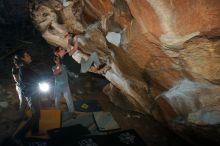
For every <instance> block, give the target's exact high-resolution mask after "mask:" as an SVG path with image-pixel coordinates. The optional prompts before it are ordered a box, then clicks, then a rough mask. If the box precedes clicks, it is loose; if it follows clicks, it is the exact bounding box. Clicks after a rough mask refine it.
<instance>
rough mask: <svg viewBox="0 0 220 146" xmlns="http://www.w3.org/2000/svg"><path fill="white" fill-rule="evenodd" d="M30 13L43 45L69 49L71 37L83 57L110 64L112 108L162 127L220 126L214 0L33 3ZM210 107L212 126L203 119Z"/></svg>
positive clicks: (219, 30)
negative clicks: (95, 55) (179, 122)
mask: <svg viewBox="0 0 220 146" xmlns="http://www.w3.org/2000/svg"><path fill="white" fill-rule="evenodd" d="M30 11H31V14H32V20H33V22H34V24H35V25H36V27H37V28H38V29H39V31H40V32H41V33H42V36H43V38H44V39H45V40H46V41H47V42H48V43H49V44H51V45H53V46H62V47H63V48H65V49H67V50H69V48H70V46H68V43H67V42H68V38H66V37H65V36H66V35H65V34H66V33H67V32H70V33H73V34H78V35H79V45H80V49H81V50H82V52H83V53H82V54H81V55H82V56H83V55H87V57H88V56H89V54H91V53H92V52H94V51H95V52H97V53H98V55H99V58H100V60H101V61H102V62H103V61H104V60H105V58H106V57H108V58H109V59H110V67H111V69H110V70H108V71H107V72H106V73H105V74H103V76H105V77H106V78H107V79H108V80H109V81H110V82H111V85H109V86H108V87H106V88H105V90H104V91H105V92H106V93H107V94H109V95H110V96H111V97H113V96H117V97H119V99H118V101H117V98H111V99H112V101H113V102H115V103H117V105H118V106H121V107H123V108H125V109H126V108H127V109H132V110H135V111H139V112H142V113H148V114H151V115H153V116H154V117H155V118H156V119H158V120H159V121H163V122H165V121H166V122H168V123H170V122H171V121H173V120H176V119H179V118H180V117H181V118H183V119H185V120H186V121H188V122H189V121H190V122H192V123H195V124H198V123H203V124H219V123H220V120H219V119H218V118H217V119H215V117H217V116H219V110H220V108H219V107H220V106H219V104H220V97H219V96H218V95H217V93H218V91H219V86H218V85H219V81H220V80H219V77H220V75H219V73H220V72H219V68H220V64H219V62H220V60H219V51H218V50H219V47H220V40H219V38H220V37H219V36H220V27H219V26H220V14H219V11H220V1H219V0H212V1H210V0H202V1H201V0H193V1H192V0H163V1H161V0H111V1H110V0H90V1H87V0H70V1H66V0H60V1H59V0H49V1H40V0H38V1H33V2H32V3H30ZM91 71H92V70H91ZM95 73H99V72H95ZM119 95H120V96H119ZM125 97H126V98H125ZM210 98H212V99H213V98H214V99H215V100H214V101H215V102H213V101H212V100H210ZM125 99H126V100H125ZM123 101H124V102H123ZM211 109H212V110H214V113H212V114H211V116H210V118H211V119H213V118H214V122H213V121H211V122H210V121H207V118H202V117H204V116H205V115H207V114H208V113H210V111H211ZM203 113H205V115H203ZM195 114H196V115H197V116H192V115H195ZM192 117H193V118H192ZM205 119H206V120H205Z"/></svg>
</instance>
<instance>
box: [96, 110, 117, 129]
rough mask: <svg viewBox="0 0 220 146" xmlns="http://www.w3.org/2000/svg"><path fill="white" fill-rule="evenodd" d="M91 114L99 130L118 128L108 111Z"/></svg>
mask: <svg viewBox="0 0 220 146" xmlns="http://www.w3.org/2000/svg"><path fill="white" fill-rule="evenodd" d="M93 116H94V119H95V123H96V125H97V128H98V130H99V131H111V130H118V129H119V128H120V127H119V125H118V123H117V122H116V121H115V119H114V118H113V116H112V114H111V113H110V112H103V111H101V112H93Z"/></svg>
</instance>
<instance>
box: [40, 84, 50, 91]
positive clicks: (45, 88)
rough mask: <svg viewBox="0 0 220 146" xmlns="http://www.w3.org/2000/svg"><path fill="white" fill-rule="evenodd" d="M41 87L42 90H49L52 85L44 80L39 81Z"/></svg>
mask: <svg viewBox="0 0 220 146" xmlns="http://www.w3.org/2000/svg"><path fill="white" fill-rule="evenodd" d="M39 88H40V91H42V92H48V91H49V89H50V86H49V84H48V83H46V82H42V83H39Z"/></svg>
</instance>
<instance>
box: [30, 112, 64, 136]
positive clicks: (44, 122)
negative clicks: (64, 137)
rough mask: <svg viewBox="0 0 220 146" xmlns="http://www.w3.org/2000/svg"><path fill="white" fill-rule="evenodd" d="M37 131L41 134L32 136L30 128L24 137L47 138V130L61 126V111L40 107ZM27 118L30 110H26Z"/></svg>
mask: <svg viewBox="0 0 220 146" xmlns="http://www.w3.org/2000/svg"><path fill="white" fill-rule="evenodd" d="M40 114H41V115H40V122H39V133H41V136H32V135H31V129H30V130H29V131H28V133H27V134H26V137H42V138H47V137H48V135H47V131H48V130H50V129H54V128H60V126H61V112H60V110H57V109H42V110H40ZM27 116H28V118H30V117H31V111H28V112H27Z"/></svg>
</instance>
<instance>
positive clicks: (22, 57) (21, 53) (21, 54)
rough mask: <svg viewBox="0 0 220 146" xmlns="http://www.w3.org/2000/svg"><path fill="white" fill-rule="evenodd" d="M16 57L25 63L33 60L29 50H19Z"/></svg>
mask: <svg viewBox="0 0 220 146" xmlns="http://www.w3.org/2000/svg"><path fill="white" fill-rule="evenodd" d="M15 58H16V59H18V60H19V61H21V62H23V63H24V64H29V63H31V62H32V58H31V56H30V54H29V53H28V52H27V50H19V51H18V52H17V53H16V54H15Z"/></svg>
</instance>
